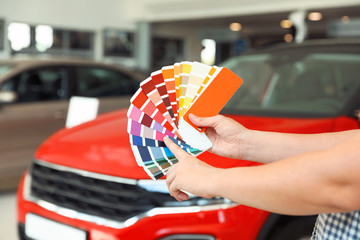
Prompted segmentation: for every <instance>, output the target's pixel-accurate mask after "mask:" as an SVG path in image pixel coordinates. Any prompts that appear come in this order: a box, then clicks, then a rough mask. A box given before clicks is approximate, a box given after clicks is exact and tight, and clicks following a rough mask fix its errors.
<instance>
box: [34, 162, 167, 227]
mask: <svg viewBox="0 0 360 240" xmlns="http://www.w3.org/2000/svg"><path fill="white" fill-rule="evenodd" d="M31 176H32V181H31V195H32V196H33V197H36V198H38V199H41V200H44V201H47V202H49V203H52V204H55V205H57V206H60V207H64V208H67V209H72V210H75V211H78V212H82V213H86V214H89V215H93V216H98V217H102V218H106V219H111V220H116V221H125V220H127V219H129V218H131V217H133V216H136V215H138V214H141V213H144V212H146V211H148V210H150V209H153V208H155V207H162V206H164V204H167V203H169V202H174V198H172V197H171V196H170V195H169V194H166V193H159V192H150V191H147V190H145V189H143V188H141V187H139V186H138V185H136V184H129V183H120V182H114V181H107V180H103V179H98V178H92V177H88V176H83V175H81V174H78V173H76V172H72V171H66V170H63V169H61V170H59V169H56V168H52V167H48V166H45V165H43V164H40V161H37V162H35V163H34V164H33V166H32V168H31Z"/></svg>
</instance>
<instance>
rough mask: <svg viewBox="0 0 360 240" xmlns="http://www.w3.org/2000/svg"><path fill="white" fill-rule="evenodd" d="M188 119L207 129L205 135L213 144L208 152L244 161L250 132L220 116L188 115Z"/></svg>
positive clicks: (231, 120) (233, 121)
mask: <svg viewBox="0 0 360 240" xmlns="http://www.w3.org/2000/svg"><path fill="white" fill-rule="evenodd" d="M189 119H190V121H192V122H193V123H194V124H195V125H196V126H199V127H207V129H206V131H205V133H206V135H207V136H208V138H209V139H210V141H211V142H212V143H213V146H212V148H210V149H209V152H212V153H215V154H217V155H220V156H224V157H229V158H237V159H245V156H246V150H247V147H248V145H247V144H246V139H247V137H248V134H249V132H250V130H248V129H247V128H245V127H244V126H242V125H241V124H239V123H238V122H236V121H235V120H233V119H231V118H228V117H225V116H222V115H216V116H214V117H197V116H195V115H193V114H190V115H189Z"/></svg>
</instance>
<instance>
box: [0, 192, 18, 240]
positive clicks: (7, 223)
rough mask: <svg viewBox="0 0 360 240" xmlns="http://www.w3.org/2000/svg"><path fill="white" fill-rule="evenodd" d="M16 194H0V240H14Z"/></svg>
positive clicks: (15, 236) (15, 237) (15, 234)
mask: <svg viewBox="0 0 360 240" xmlns="http://www.w3.org/2000/svg"><path fill="white" fill-rule="evenodd" d="M15 201H16V193H15V192H8V193H0V232H1V236H0V238H1V239H6V240H16V239H17V233H16V217H15V216H16V208H15V204H16V202H15Z"/></svg>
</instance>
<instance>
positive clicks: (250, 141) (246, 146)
mask: <svg viewBox="0 0 360 240" xmlns="http://www.w3.org/2000/svg"><path fill="white" fill-rule="evenodd" d="M256 135H258V131H256V130H250V129H245V130H244V131H243V132H242V133H241V134H239V151H240V152H239V159H243V160H250V161H253V160H254V157H255V153H256V149H257V148H256V147H255V145H256V144H257V141H256V138H257V137H256Z"/></svg>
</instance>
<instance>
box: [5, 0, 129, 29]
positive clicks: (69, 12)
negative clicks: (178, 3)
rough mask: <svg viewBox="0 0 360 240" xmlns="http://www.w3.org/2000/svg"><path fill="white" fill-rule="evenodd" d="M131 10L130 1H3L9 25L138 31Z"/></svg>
mask: <svg viewBox="0 0 360 240" xmlns="http://www.w3.org/2000/svg"><path fill="white" fill-rule="evenodd" d="M128 8H129V7H128V0H102V1H99V0H61V1H59V0H0V17H2V18H5V19H6V20H7V22H13V21H15V22H27V23H32V24H50V25H53V26H57V27H64V28H82V29H86V30H94V29H99V28H103V27H117V28H124V29H134V28H135V24H134V22H133V20H132V19H131V16H129V15H128V13H129V12H128Z"/></svg>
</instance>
